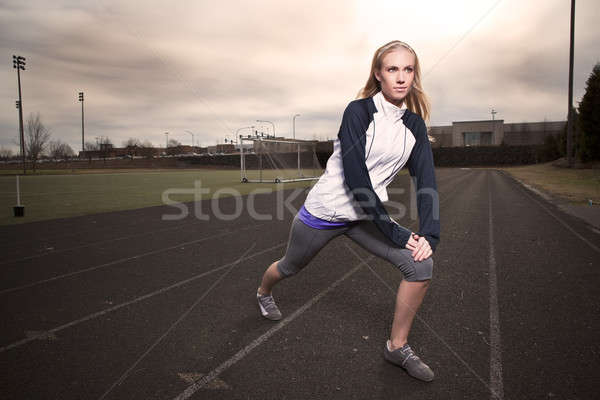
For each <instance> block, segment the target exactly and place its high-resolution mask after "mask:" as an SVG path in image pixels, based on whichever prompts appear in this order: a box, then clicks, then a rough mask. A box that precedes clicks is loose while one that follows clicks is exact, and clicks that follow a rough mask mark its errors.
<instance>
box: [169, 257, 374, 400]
mask: <svg viewBox="0 0 600 400" xmlns="http://www.w3.org/2000/svg"><path fill="white" fill-rule="evenodd" d="M370 258H374V256H371V257H370ZM363 264H364V262H360V263H359V264H358V265H357V266H356V267H354V268H352V269H351V270H350V271H349V272H347V273H346V274H344V276H342V277H341V278H339V279H338V280H337V281H335V282H334V283H332V284H331V285H330V286H329V287H328V288H327V289H325V290H323V291H322V292H321V293H319V294H317V295H316V296H315V297H313V298H312V299H310V300H309V301H307V302H306V303H304V305H302V306H301V307H300V308H299V309H297V310H296V311H295V312H294V313H293V314H291V315H290V316H289V317H287V318H284V319H283V320H282V321H281V322H279V323H277V325H275V326H274V327H272V328H271V329H269V330H268V331H267V332H265V333H263V334H262V335H261V336H259V337H258V338H257V339H255V340H254V341H253V342H252V343H250V344H249V345H247V346H246V347H244V348H243V349H241V350H240V351H238V352H237V353H236V354H235V355H234V356H233V357H231V358H230V359H228V360H226V361H224V362H223V363H222V364H221V365H219V366H218V367H217V368H215V369H213V370H212V371H210V372H209V373H208V374H206V375H204V376H203V377H202V378H200V380H199V381H197V382H196V383H194V384H193V385H190V386H188V388H187V389H185V390H184V391H183V392H181V393H180V394H179V395H178V396H177V397H175V400H184V399H189V398H190V397H191V396H193V395H194V393H196V392H197V391H198V390H200V389H202V388H203V387H204V386H205V385H207V384H208V383H210V382H211V381H212V380H213V379H215V378H216V377H217V376H219V375H220V374H221V373H223V371H225V370H227V369H228V368H229V367H231V366H232V365H233V364H235V363H237V362H238V361H240V360H241V359H242V358H244V357H246V355H248V354H249V353H250V352H251V351H252V350H253V349H254V348H255V347H257V346H259V345H261V344H262V343H263V342H265V341H266V340H267V339H269V338H270V337H271V336H273V335H274V334H275V333H276V332H277V331H279V330H280V329H282V328H283V327H285V326H286V325H287V324H289V323H290V322H292V321H293V320H295V319H296V318H297V317H299V316H300V315H301V314H302V313H303V312H304V311H306V310H308V309H309V308H310V307H311V306H312V305H313V304H315V303H316V302H317V301H319V300H320V299H321V298H322V297H323V296H325V295H326V294H327V293H329V292H331V291H332V290H333V289H335V287H336V286H338V285H339V284H340V283H341V282H342V281H344V280H345V279H347V278H348V277H349V276H351V275H352V274H354V273H355V272H356V271H358V269H359V268H360V267H362V265H363Z"/></svg>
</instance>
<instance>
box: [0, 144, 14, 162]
mask: <svg viewBox="0 0 600 400" xmlns="http://www.w3.org/2000/svg"><path fill="white" fill-rule="evenodd" d="M12 156H13V152H12V150H11V149H9V148H7V147H4V146H2V147H0V159H2V160H8V159H9V158H11V157H12Z"/></svg>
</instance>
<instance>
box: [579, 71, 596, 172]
mask: <svg viewBox="0 0 600 400" xmlns="http://www.w3.org/2000/svg"><path fill="white" fill-rule="evenodd" d="M579 126H580V127H581V131H582V132H581V134H582V140H581V148H580V152H579V153H580V155H581V161H583V162H586V161H590V160H600V63H597V64H596V65H595V66H594V69H593V71H592V73H591V74H590V76H589V78H588V80H587V81H586V88H585V94H584V95H583V98H582V99H581V101H580V102H579Z"/></svg>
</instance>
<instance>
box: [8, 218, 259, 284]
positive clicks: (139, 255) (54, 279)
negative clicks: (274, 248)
mask: <svg viewBox="0 0 600 400" xmlns="http://www.w3.org/2000/svg"><path fill="white" fill-rule="evenodd" d="M256 226H259V225H250V226H248V227H244V228H240V229H235V230H233V231H230V230H227V231H226V232H223V233H218V234H216V235H210V236H207V237H205V238H201V239H196V240H192V241H189V242H183V243H178V244H176V245H173V246H169V247H164V248H162V249H157V250H153V251H150V252H147V253H141V254H136V255H135V256H131V257H126V258H121V259H118V260H114V261H111V262H108V263H105V264H100V265H95V266H93V267H89V268H84V269H79V270H77V271H73V272H67V273H65V274H62V275H56V276H53V277H51V278H47V279H42V280H39V281H35V282H31V283H26V284H24V285H21V286H15V287H12V288H7V289H2V290H0V295H3V294H5V293H10V292H14V291H17V290H21V289H26V288H29V287H32V286H37V285H41V284H43V283H48V282H52V281H56V280H58V279H63V278H68V277H70V276H74V275H79V274H83V273H84V272H89V271H93V270H96V269H99V268H104V267H108V266H111V265H115V264H121V263H124V262H126V261H130V260H135V259H137V258H142V257H147V256H150V255H152V254H157V253H161V252H164V251H168V250H172V249H175V248H178V247H181V246H187V245H189V244H194V243H200V242H203V241H206V240H210V239H215V238H218V237H221V236H227V235H230V234H232V233H237V232H239V231H243V230H246V229H250V228H252V227H256Z"/></svg>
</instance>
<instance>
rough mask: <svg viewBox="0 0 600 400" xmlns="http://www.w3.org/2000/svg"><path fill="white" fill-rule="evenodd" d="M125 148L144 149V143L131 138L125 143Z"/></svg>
mask: <svg viewBox="0 0 600 400" xmlns="http://www.w3.org/2000/svg"><path fill="white" fill-rule="evenodd" d="M123 147H142V142H141V141H140V140H139V139H136V138H132V137H130V138H129V139H127V140H125V141H123Z"/></svg>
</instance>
